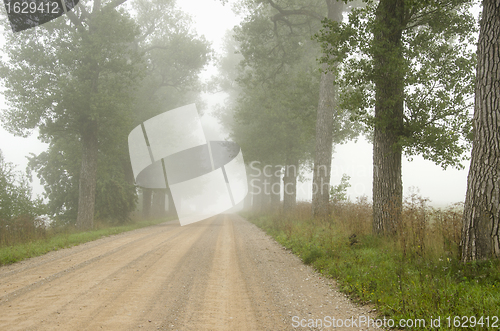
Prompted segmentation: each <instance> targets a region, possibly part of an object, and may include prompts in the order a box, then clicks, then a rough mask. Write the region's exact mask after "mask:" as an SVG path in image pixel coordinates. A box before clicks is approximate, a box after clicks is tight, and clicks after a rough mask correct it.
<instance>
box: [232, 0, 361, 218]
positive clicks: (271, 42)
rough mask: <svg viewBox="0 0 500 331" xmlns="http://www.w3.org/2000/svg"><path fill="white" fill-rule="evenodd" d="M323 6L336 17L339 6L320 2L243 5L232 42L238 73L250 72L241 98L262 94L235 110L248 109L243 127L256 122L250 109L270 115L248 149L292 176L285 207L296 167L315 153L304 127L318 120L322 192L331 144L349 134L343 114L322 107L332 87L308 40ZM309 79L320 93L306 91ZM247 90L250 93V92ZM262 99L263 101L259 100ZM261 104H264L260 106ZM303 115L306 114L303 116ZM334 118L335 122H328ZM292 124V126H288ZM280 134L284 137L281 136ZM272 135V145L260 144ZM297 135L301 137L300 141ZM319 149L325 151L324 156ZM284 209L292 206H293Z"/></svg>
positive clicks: (258, 127)
mask: <svg viewBox="0 0 500 331" xmlns="http://www.w3.org/2000/svg"><path fill="white" fill-rule="evenodd" d="M327 3H328V4H330V5H331V6H330V12H331V13H333V12H336V10H337V9H338V8H337V7H338V6H340V7H342V3H341V2H340V3H337V2H336V1H326V2H325V1H323V0H318V1H308V2H307V3H303V2H295V1H267V0H262V1H246V2H244V6H243V7H245V8H246V10H247V12H248V16H247V17H246V18H245V21H244V23H243V24H242V25H241V27H239V28H238V29H237V30H236V35H237V39H238V41H240V43H241V45H240V52H241V54H242V55H243V56H244V58H245V60H244V61H243V62H242V64H243V65H242V67H244V68H251V70H247V72H246V77H244V76H241V77H244V78H240V83H242V84H243V85H244V86H245V87H246V90H245V91H244V93H246V94H248V95H249V94H252V93H253V95H255V91H257V90H258V89H261V90H262V92H260V93H261V94H262V95H261V96H259V97H256V96H255V97H253V98H255V99H250V98H247V99H246V100H245V99H244V98H242V99H241V102H240V104H244V103H245V102H246V103H247V104H248V105H249V106H248V108H250V109H248V110H247V112H248V115H247V117H248V121H253V122H255V121H256V117H257V116H255V115H257V114H256V110H255V109H261V112H262V113H264V112H265V113H267V114H269V115H270V114H272V113H274V115H272V116H274V117H273V118H270V117H268V118H266V117H264V116H263V117H262V119H263V120H262V122H261V123H259V124H255V125H254V126H253V128H255V129H256V130H257V131H259V130H260V131H259V132H260V133H257V134H255V135H254V136H253V138H252V139H248V145H249V146H248V148H253V149H255V150H258V151H259V152H258V153H260V156H259V157H261V156H262V155H272V156H273V160H269V159H267V160H266V161H262V162H267V163H268V164H282V165H283V164H285V165H287V166H288V170H289V171H285V174H292V172H291V171H290V170H291V169H295V170H296V171H294V172H293V175H292V177H289V178H286V181H287V183H286V184H287V187H289V188H290V190H289V192H290V193H291V194H290V195H289V196H288V195H285V200H288V198H290V201H295V198H294V196H295V193H294V192H295V189H292V188H295V184H294V183H295V182H296V180H297V176H298V167H299V165H300V164H304V161H305V160H307V159H308V158H311V157H312V155H313V153H311V152H314V147H312V145H311V138H312V139H314V138H313V137H314V128H313V129H312V130H310V127H309V126H308V125H309V124H306V123H317V122H316V118H318V119H319V118H322V119H321V121H322V124H321V125H319V127H316V146H318V144H320V146H322V147H321V148H320V149H319V152H317V153H316V154H317V156H318V155H320V156H323V159H324V160H326V161H325V162H327V165H324V166H321V164H319V163H318V162H323V161H321V160H323V159H321V160H320V161H318V160H317V161H316V165H315V167H316V169H324V171H323V172H322V173H319V172H316V176H315V178H316V179H315V181H317V180H318V178H326V177H324V176H327V177H328V180H323V183H324V185H323V186H325V185H326V186H328V185H329V176H330V167H331V154H332V141H333V140H332V139H335V141H336V142H340V141H342V140H344V139H346V138H347V136H349V135H351V134H352V132H353V131H352V130H351V129H352V127H351V125H350V124H348V125H345V123H346V121H345V120H346V119H347V116H346V114H345V113H341V112H338V113H335V114H334V113H333V109H334V107H333V104H332V103H329V102H328V101H327V99H328V100H333V99H332V97H331V95H332V93H333V92H332V91H334V86H333V85H331V84H330V83H332V82H333V81H332V80H331V79H330V81H326V80H325V79H326V78H325V77H332V73H330V72H324V73H323V74H321V73H319V71H318V68H317V64H316V62H315V59H316V58H317V57H318V56H319V55H320V50H319V49H318V46H317V45H316V44H315V43H311V40H310V38H311V36H312V35H313V34H314V33H315V32H316V31H317V30H318V29H319V27H320V21H321V19H322V18H324V17H325V11H326V8H327V6H326V4H327ZM336 8H337V9H336ZM337 14H338V13H337ZM292 72H295V73H297V74H296V75H295V76H294V75H293V74H291V73H292ZM306 72H310V73H308V74H307V75H309V76H307V77H306V74H304V73H306ZM299 76H300V79H299ZM313 77H314V78H313ZM312 79H313V80H314V82H316V83H319V82H321V83H320V84H322V85H321V86H322V88H320V87H319V86H320V85H314V86H313V85H311V82H312V81H313V80H312ZM251 84H253V85H251ZM306 85H307V86H306ZM250 86H251V89H253V91H254V92H251V93H250V92H249V91H250ZM311 91H312V93H311ZM320 91H321V92H320ZM301 92H302V93H301ZM264 95H266V97H263V96H264ZM318 95H319V99H320V100H323V104H322V106H318ZM299 96H302V98H299ZM306 97H307V100H306ZM266 98H268V99H266ZM257 99H258V100H260V101H259V103H257V101H256V100H257ZM264 100H268V101H264ZM296 100H297V101H296ZM325 100H326V101H325ZM263 102H264V103H263ZM320 102H321V101H320ZM265 103H267V104H266V105H265V106H264V104H265ZM299 105H301V107H302V108H301V107H299ZM312 105H315V109H314V112H315V113H316V114H314V115H313V114H312V113H310V107H311V106H312ZM305 109H307V112H304V110H305ZM264 110H265V111H264ZM252 111H253V116H252ZM325 112H326V113H325ZM311 115H313V116H311ZM266 116H267V115H266ZM312 117H314V118H312ZM334 117H335V119H333V118H334ZM299 118H303V119H305V118H307V121H304V120H302V121H303V123H302V124H300V123H298V120H299ZM273 121H279V122H281V123H282V125H281V126H279V127H273V126H272V123H274V122H273ZM293 121H295V122H297V123H295V124H292V125H291V123H292V122H293ZM315 125H316V124H315ZM282 130H285V131H284V132H282ZM286 130H288V131H286ZM325 130H326V131H327V132H325ZM235 132H236V133H237V134H238V132H240V133H241V132H246V131H241V129H240V130H239V131H238V130H235ZM271 132H272V134H273V137H272V139H265V138H266V137H268V135H269V134H270V133H271ZM306 132H307V134H308V135H310V136H309V137H310V138H307V139H304V137H305V136H304V135H303V134H302V133H306ZM297 133H300V134H301V135H302V138H300V136H299V135H297ZM286 135H288V137H286ZM318 136H321V138H318ZM278 137H282V138H278ZM298 138H300V139H302V140H301V141H302V145H301V144H298V143H297V142H298V140H299V139H298ZM308 139H309V140H308ZM318 139H319V140H318ZM325 139H326V140H325ZM306 140H307V143H306ZM259 142H261V144H260V143H259ZM274 142H279V144H276V145H273V146H274V147H273V148H270V146H271V145H272V143H274ZM242 143H243V144H245V143H244V142H242ZM298 146H301V147H298ZM324 146H326V152H325V147H324ZM298 148H299V149H301V151H299V149H298ZM244 151H246V155H248V151H249V149H247V148H246V149H244ZM264 151H266V152H264ZM266 153H267V154H266ZM285 154H286V155H285ZM328 154H329V155H328ZM325 155H326V156H325ZM246 158H248V157H247V156H246ZM258 160H260V159H258ZM327 168H328V169H327ZM324 190H326V192H325V197H326V199H324V203H325V204H326V205H328V187H326V188H324ZM321 191H322V190H321V188H320V189H319V190H315V192H314V196H313V200H314V201H319V200H318V197H319V195H320V194H322V192H321ZM322 201H323V200H322ZM314 203H315V202H313V204H314ZM285 205H286V206H293V205H294V202H292V203H286V204H285ZM316 209H317V208H316ZM325 210H327V208H325Z"/></svg>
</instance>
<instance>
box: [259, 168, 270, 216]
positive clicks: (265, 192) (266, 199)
mask: <svg viewBox="0 0 500 331" xmlns="http://www.w3.org/2000/svg"><path fill="white" fill-rule="evenodd" d="M269 175H270V174H269V173H264V171H263V172H262V174H261V177H260V178H261V182H262V202H261V203H262V211H263V212H265V213H267V212H269V210H270V209H271V177H270V176H269Z"/></svg>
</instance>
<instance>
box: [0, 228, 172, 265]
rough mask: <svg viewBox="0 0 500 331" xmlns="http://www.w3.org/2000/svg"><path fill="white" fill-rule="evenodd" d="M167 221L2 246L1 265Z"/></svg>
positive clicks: (59, 234) (54, 235)
mask: <svg viewBox="0 0 500 331" xmlns="http://www.w3.org/2000/svg"><path fill="white" fill-rule="evenodd" d="M166 221H167V220H165V219H156V220H148V221H138V222H134V223H131V224H125V225H120V226H111V227H104V228H100V229H96V230H92V231H85V232H70V233H68V232H66V233H54V234H51V233H50V232H49V233H48V234H47V236H46V238H44V239H38V240H34V241H30V242H26V243H19V244H15V245H12V246H3V247H2V246H0V265H7V264H11V263H14V262H18V261H22V260H24V259H28V258H30V257H35V256H40V255H43V254H46V253H48V252H50V251H56V250H58V249H61V248H67V247H71V246H76V245H79V244H83V243H86V242H89V241H93V240H96V239H99V238H102V237H106V236H110V235H114V234H119V233H122V232H126V231H131V230H135V229H139V228H143V227H147V226H151V225H156V224H160V223H163V222H166Z"/></svg>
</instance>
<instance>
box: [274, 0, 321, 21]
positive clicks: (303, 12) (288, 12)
mask: <svg viewBox="0 0 500 331" xmlns="http://www.w3.org/2000/svg"><path fill="white" fill-rule="evenodd" d="M267 2H268V3H269V4H270V5H271V7H273V8H274V9H276V10H277V11H278V14H276V15H274V16H273V18H272V19H276V20H279V19H280V18H281V17H287V16H299V15H305V16H309V17H312V18H316V19H318V20H320V21H321V20H323V19H324V18H325V16H323V15H320V14H318V13H315V12H313V11H310V10H307V9H294V10H288V9H283V8H281V7H280V6H278V5H277V4H276V3H275V2H274V1H273V0H267Z"/></svg>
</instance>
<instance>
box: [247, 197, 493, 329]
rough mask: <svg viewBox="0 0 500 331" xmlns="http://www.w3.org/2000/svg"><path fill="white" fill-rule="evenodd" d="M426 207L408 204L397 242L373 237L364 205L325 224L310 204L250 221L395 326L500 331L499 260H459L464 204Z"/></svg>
mask: <svg viewBox="0 0 500 331" xmlns="http://www.w3.org/2000/svg"><path fill="white" fill-rule="evenodd" d="M426 202H427V201H426V200H425V199H422V198H421V197H419V196H418V195H417V194H412V195H411V196H410V197H408V198H407V199H406V201H405V206H404V211H403V222H402V225H401V227H400V229H399V233H398V235H397V236H396V237H395V238H392V239H387V238H380V237H376V236H374V235H372V233H371V221H372V219H371V206H370V205H369V204H368V203H367V201H366V200H359V201H358V202H357V203H338V204H336V206H334V208H333V210H334V212H333V214H332V215H331V218H330V219H328V220H324V221H318V220H313V219H311V218H310V216H309V215H310V205H309V204H305V203H302V204H299V206H298V207H297V212H296V213H294V215H293V216H283V215H279V214H274V215H252V216H250V217H249V220H250V221H251V222H253V223H254V224H256V225H257V226H259V227H261V228H263V229H264V230H265V231H266V232H267V233H268V234H270V235H271V236H273V237H274V238H275V239H276V240H277V241H278V242H279V243H281V244H282V245H283V246H285V247H287V248H288V249H291V250H292V251H293V252H294V253H295V254H296V255H298V256H299V257H300V258H301V259H302V260H303V261H304V263H306V264H310V265H312V266H314V267H315V268H316V269H317V270H318V271H319V272H321V273H322V274H324V275H326V276H329V277H332V278H334V279H335V280H336V281H337V284H338V286H339V288H340V290H341V291H343V292H344V293H347V294H349V295H350V296H351V297H352V298H354V299H355V300H357V301H359V302H360V303H363V304H370V305H372V306H373V308H375V309H377V311H378V313H379V315H380V317H381V318H383V317H386V318H391V319H393V320H394V321H395V326H398V325H399V321H400V320H402V319H424V320H425V321H426V326H425V327H424V326H421V327H415V326H414V327H412V328H411V329H412V330H414V329H422V330H425V329H430V325H429V320H430V318H431V317H432V318H433V319H435V318H438V317H440V319H441V327H439V328H438V327H436V328H432V329H433V330H455V329H456V330H458V329H460V330H463V329H472V330H498V329H499V328H500V320H497V318H499V317H500V309H499V307H500V261H498V260H491V261H482V262H474V263H467V264H463V263H462V262H460V258H459V241H460V228H461V226H460V222H461V210H460V205H453V206H450V207H449V208H447V209H445V210H434V209H432V208H430V207H427V204H426ZM456 316H458V317H460V318H461V319H456V318H455V317H456ZM462 316H468V318H466V319H465V318H464V319H462ZM471 316H474V317H475V320H474V318H472V319H469V318H470V317H471ZM494 316H497V317H494ZM448 317H449V320H447V318H448ZM481 317H483V319H482V321H480V320H479V319H480V318H481ZM487 317H489V320H488V322H489V326H488V325H487ZM494 321H497V322H496V327H493V322H494ZM478 322H482V325H481V324H478ZM454 324H455V325H459V324H460V325H461V326H460V327H456V326H454Z"/></svg>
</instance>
